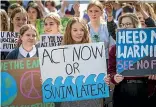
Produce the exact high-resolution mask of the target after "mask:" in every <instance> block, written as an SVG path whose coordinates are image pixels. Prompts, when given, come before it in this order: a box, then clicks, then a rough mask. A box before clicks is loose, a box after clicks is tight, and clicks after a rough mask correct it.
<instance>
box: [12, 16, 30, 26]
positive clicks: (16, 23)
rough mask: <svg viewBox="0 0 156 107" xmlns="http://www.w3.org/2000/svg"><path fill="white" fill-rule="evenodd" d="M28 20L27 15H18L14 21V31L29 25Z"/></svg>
mask: <svg viewBox="0 0 156 107" xmlns="http://www.w3.org/2000/svg"><path fill="white" fill-rule="evenodd" d="M27 20H28V19H27V16H26V14H25V13H16V14H15V16H14V18H13V20H12V23H13V26H14V29H20V28H21V27H22V25H25V24H27Z"/></svg>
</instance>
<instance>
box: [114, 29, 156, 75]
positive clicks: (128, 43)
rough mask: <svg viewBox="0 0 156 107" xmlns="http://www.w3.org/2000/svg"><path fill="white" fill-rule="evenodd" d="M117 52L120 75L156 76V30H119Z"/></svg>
mask: <svg viewBox="0 0 156 107" xmlns="http://www.w3.org/2000/svg"><path fill="white" fill-rule="evenodd" d="M116 51H117V72H118V73H120V74H122V75H124V76H145V75H151V74H156V28H141V29H140V28H138V29H119V30H118V32H117V47H116Z"/></svg>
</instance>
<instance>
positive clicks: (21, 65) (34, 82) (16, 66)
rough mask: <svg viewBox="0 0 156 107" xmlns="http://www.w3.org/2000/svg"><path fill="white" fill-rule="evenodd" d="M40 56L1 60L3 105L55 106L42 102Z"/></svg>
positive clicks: (10, 106) (5, 106)
mask: <svg viewBox="0 0 156 107" xmlns="http://www.w3.org/2000/svg"><path fill="white" fill-rule="evenodd" d="M40 77H41V75H40V67H39V60H38V58H29V59H21V60H4V61H1V82H2V84H1V91H2V93H1V94H2V96H1V106H2V107H8V106H9V107H21V106H27V107H28V106H31V107H32V106H33V107H34V106H35V107H36V106H37V105H39V106H40V107H44V106H45V105H46V106H47V107H55V103H42V91H41V82H40Z"/></svg>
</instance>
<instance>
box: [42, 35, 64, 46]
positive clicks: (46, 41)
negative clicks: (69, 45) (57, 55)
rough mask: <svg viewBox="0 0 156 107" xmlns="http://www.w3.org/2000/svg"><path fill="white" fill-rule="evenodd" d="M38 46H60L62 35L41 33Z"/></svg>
mask: <svg viewBox="0 0 156 107" xmlns="http://www.w3.org/2000/svg"><path fill="white" fill-rule="evenodd" d="M40 37H41V39H40V40H41V43H40V47H52V46H60V45H61V43H62V40H63V36H62V35H61V34H60V35H50V34H42V35H41V36H40Z"/></svg>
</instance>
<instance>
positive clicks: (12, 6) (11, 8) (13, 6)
mask: <svg viewBox="0 0 156 107" xmlns="http://www.w3.org/2000/svg"><path fill="white" fill-rule="evenodd" d="M20 6H21V5H20V4H18V3H13V4H11V5H10V6H9V7H8V10H9V9H10V10H11V11H13V10H14V9H16V8H18V7H20ZM11 13H12V12H11ZM11 13H9V12H8V16H9V17H10V15H11Z"/></svg>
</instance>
